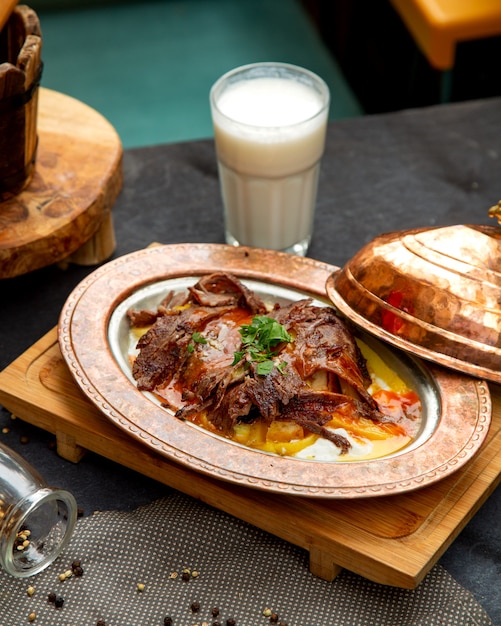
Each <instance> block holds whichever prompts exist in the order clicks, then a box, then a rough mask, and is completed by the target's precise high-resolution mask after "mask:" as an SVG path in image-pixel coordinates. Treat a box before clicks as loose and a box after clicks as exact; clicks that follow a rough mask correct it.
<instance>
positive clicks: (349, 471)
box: [59, 244, 491, 498]
mask: <svg viewBox="0 0 501 626" xmlns="http://www.w3.org/2000/svg"><path fill="white" fill-rule="evenodd" d="M335 269H336V268H335V267H333V266H331V265H327V264H324V263H320V262H317V261H314V260H312V259H308V258H302V257H296V256H291V255H288V254H283V253H280V252H270V251H265V250H255V249H250V248H244V247H242V248H233V247H231V246H225V245H216V244H213V245H210V244H206V245H204V244H180V245H172V246H158V247H153V248H148V249H146V250H141V251H139V252H135V253H132V254H129V255H126V256H123V257H121V258H119V259H116V260H114V261H112V262H110V263H107V264H106V265H103V266H102V267H100V268H99V269H98V270H96V271H95V272H93V273H92V274H90V275H89V276H88V277H87V278H86V279H85V280H84V281H82V282H81V283H80V284H79V285H78V286H77V287H76V288H75V290H74V291H73V292H72V294H71V295H70V296H69V298H68V300H67V301H66V303H65V305H64V307H63V310H62V312H61V316H60V321H59V344H60V348H61V352H62V354H63V357H64V358H65V360H66V363H67V365H68V367H69V369H70V371H71V373H72V374H73V376H74V378H75V380H76V382H77V383H78V385H79V386H80V388H81V389H82V391H83V392H84V394H85V395H86V396H87V397H88V398H89V399H90V400H91V401H92V402H93V403H94V404H95V405H96V406H97V407H98V408H99V409H100V410H101V411H102V412H103V414H104V415H105V416H107V417H108V418H109V419H110V420H111V421H112V422H113V423H115V424H116V425H117V426H118V427H120V428H122V429H123V430H125V431H126V432H127V433H129V434H130V435H131V436H133V437H135V438H137V439H138V440H140V441H142V442H143V443H144V445H146V446H148V447H149V448H151V449H152V450H154V451H155V452H158V453H160V454H163V455H165V456H166V457H168V458H169V459H170V460H172V461H176V462H178V463H181V464H183V465H186V466H188V467H190V468H191V469H194V470H196V471H199V472H202V473H204V474H208V475H210V476H212V477H214V478H218V479H221V480H225V481H229V482H231V483H235V484H239V485H244V486H247V487H253V488H257V489H262V490H266V491H271V492H277V493H288V494H297V495H301V496H307V497H319V498H360V497H371V496H381V495H389V494H394V493H402V492H406V491H411V490H414V489H417V488H419V487H423V486H425V485H429V484H431V483H433V482H436V481H438V480H440V479H441V478H444V477H445V476H447V475H449V474H451V473H452V472H454V471H456V470H457V469H459V468H460V467H461V466H462V465H464V463H466V462H467V461H468V460H469V459H470V458H471V457H472V456H473V455H474V454H475V453H476V451H477V450H478V449H479V447H480V446H481V444H482V442H483V440H484V438H485V436H486V434H487V431H488V428H489V424H490V417H491V400H490V395H489V390H488V387H487V385H486V384H485V383H484V382H482V381H480V380H475V379H473V378H471V377H466V376H462V375H460V374H457V373H454V372H451V371H449V370H444V369H442V368H440V367H437V366H435V365H432V364H426V363H425V362H424V361H421V360H420V359H416V358H414V357H412V356H410V355H407V354H405V353H404V352H401V351H398V350H394V349H392V348H389V347H388V346H385V345H384V344H382V343H381V342H378V341H377V340H375V339H373V338H372V339H371V338H369V341H372V342H376V345H377V348H378V349H380V350H382V351H386V353H387V354H385V358H389V359H390V360H391V361H392V363H393V364H394V367H396V368H397V369H398V371H399V374H400V375H401V376H404V377H405V378H406V379H407V381H409V384H411V385H412V386H414V387H415V388H416V390H417V391H418V393H419V394H420V396H421V398H422V401H423V404H424V418H423V428H422V432H421V433H420V434H419V435H418V440H417V441H416V443H415V444H411V445H410V446H408V447H407V448H405V449H404V450H403V451H401V452H400V453H395V454H393V455H390V456H387V457H385V458H381V459H376V460H370V461H360V462H349V463H346V462H320V461H305V460H299V459H293V458H288V457H279V456H276V455H271V454H267V453H264V452H260V451H257V450H251V449H249V448H246V447H244V446H241V445H238V444H235V443H233V442H231V441H230V440H228V439H225V438H223V437H219V436H215V435H212V434H210V433H209V432H207V431H205V430H203V429H201V428H198V427H196V426H194V425H192V424H190V423H187V422H180V421H179V420H178V419H176V418H175V417H173V416H172V415H171V414H169V412H167V411H166V410H165V409H163V408H162V407H160V406H159V405H158V403H156V402H155V401H154V400H152V399H151V398H150V397H148V396H147V395H145V394H143V393H142V392H139V391H138V390H137V388H136V387H135V385H134V383H133V381H132V380H131V379H130V377H129V376H128V373H127V369H128V366H127V363H126V362H124V356H123V355H124V353H125V347H124V345H123V342H124V336H125V335H124V329H123V324H124V321H123V316H124V309H125V308H126V307H127V306H128V304H129V303H130V302H146V301H149V300H148V299H151V298H152V299H153V300H154V299H155V298H158V297H159V294H160V292H162V293H163V288H164V287H165V286H167V287H169V286H171V285H173V284H176V281H177V283H178V284H179V285H180V286H182V285H183V284H184V282H185V281H186V280H187V279H189V280H190V281H191V282H194V281H195V280H196V279H197V278H198V277H199V276H201V275H203V274H207V273H210V272H214V271H222V270H226V271H231V272H232V273H234V274H235V275H236V276H238V277H239V278H240V279H241V280H243V281H244V282H246V283H249V284H251V286H252V287H253V288H256V290H257V291H260V292H261V293H264V294H266V295H267V297H269V298H272V299H277V298H278V299H284V300H290V299H300V298H303V297H312V298H314V299H316V300H318V301H319V302H320V303H323V304H325V305H326V306H328V300H327V298H326V295H325V283H326V280H327V278H328V277H329V276H330V275H331V274H332V272H333V271H334V270H335ZM179 281H180V282H179ZM159 285H160V286H159Z"/></svg>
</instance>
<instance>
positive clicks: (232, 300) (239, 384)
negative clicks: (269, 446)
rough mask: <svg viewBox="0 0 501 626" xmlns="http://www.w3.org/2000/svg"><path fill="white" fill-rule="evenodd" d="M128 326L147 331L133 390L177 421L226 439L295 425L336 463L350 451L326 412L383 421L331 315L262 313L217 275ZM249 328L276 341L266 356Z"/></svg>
mask: <svg viewBox="0 0 501 626" xmlns="http://www.w3.org/2000/svg"><path fill="white" fill-rule="evenodd" d="M129 319H130V322H131V324H132V325H140V324H141V323H142V322H144V321H146V322H147V324H148V325H149V324H151V327H150V328H149V330H148V331H147V332H146V333H145V334H143V335H142V337H141V338H140V339H139V341H138V344H137V348H138V354H137V357H136V358H135V360H134V362H133V366H132V373H133V376H134V378H135V380H136V381H137V385H138V388H139V389H141V390H144V391H152V392H154V393H156V394H157V395H159V396H160V397H161V398H162V399H163V400H164V403H165V404H166V405H167V406H169V407H170V408H172V409H173V410H174V411H175V414H176V415H177V417H179V418H180V419H192V418H193V416H196V415H199V414H201V412H206V414H207V418H208V420H209V421H210V424H211V425H212V427H213V428H214V429H215V430H217V431H219V432H221V433H222V434H225V435H229V434H230V433H231V432H232V429H233V427H234V426H235V425H236V424H238V423H239V422H252V421H253V420H256V419H261V420H264V421H265V422H266V423H271V422H272V421H273V420H293V421H294V422H296V423H297V424H299V425H301V426H302V427H303V428H304V429H306V430H307V431H309V432H313V433H318V434H320V435H321V436H323V437H325V438H327V439H329V440H330V441H332V442H333V443H335V444H336V445H337V446H338V447H339V448H340V450H341V452H342V453H345V452H347V451H348V449H349V447H350V444H349V441H348V440H347V439H346V438H345V437H343V436H341V435H339V434H336V433H334V432H333V431H332V430H330V429H329V428H327V427H326V426H325V424H326V423H327V422H329V421H330V419H331V416H332V413H333V412H344V413H349V414H351V415H360V416H362V417H364V418H366V419H371V420H374V421H377V422H385V421H388V419H389V418H387V417H385V416H384V415H382V414H381V413H380V411H379V409H378V406H377V404H376V402H375V401H374V399H373V398H372V396H371V395H370V394H369V393H368V391H367V389H368V387H369V385H370V383H371V380H370V377H369V374H368V372H367V368H366V364H365V360H364V359H363V357H362V354H361V352H360V350H359V348H358V346H357V343H356V341H355V339H354V337H353V335H352V334H351V332H350V331H349V329H348V328H347V326H346V325H345V323H344V322H342V321H341V319H340V318H339V317H338V316H337V315H336V314H335V312H334V310H333V309H331V308H330V307H322V306H314V305H313V303H312V301H311V300H308V299H304V300H300V301H298V302H293V303H291V304H289V305H287V306H278V305H275V306H274V307H272V308H271V309H270V310H268V309H267V307H266V306H265V304H264V302H263V301H262V300H261V299H260V298H259V297H258V296H257V295H256V294H255V293H253V292H252V291H251V290H249V289H248V288H247V287H246V286H245V285H243V284H242V283H241V282H240V281H239V280H238V279H237V278H236V277H235V276H232V275H231V274H228V273H223V272H222V273H216V274H211V275H209V276H205V277H203V278H201V279H200V280H199V281H198V282H197V283H196V284H195V285H194V286H193V287H190V288H189V289H188V294H186V295H183V296H181V297H180V296H179V295H178V294H176V295H172V294H170V295H168V296H167V297H166V299H165V300H164V301H163V302H162V304H161V306H159V307H158V310H157V311H154V312H151V311H149V312H148V311H144V312H141V311H130V312H129ZM256 319H258V320H259V321H261V322H262V323H263V325H266V324H267V325H268V326H269V325H271V326H272V327H273V329H274V330H276V329H277V328H279V329H280V330H281V333H282V334H281V335H279V336H278V338H277V339H276V340H275V342H274V343H273V344H270V345H272V348H270V349H268V351H267V353H266V354H265V355H264V356H263V354H262V353H261V352H259V351H258V350H257V349H256V347H255V345H253V344H252V343H250V342H248V343H246V340H245V338H244V334H243V332H242V329H243V328H247V329H249V328H250V329H251V330H255V328H254V326H253V325H252V324H253V320H256ZM273 325H274V326H273ZM249 346H250V347H249ZM237 355H238V357H237ZM262 360H266V361H267V366H268V367H267V370H266V373H265V374H263V373H262V371H263V370H262V368H260V362H261V361H262ZM319 380H320V383H319V382H318V381H319Z"/></svg>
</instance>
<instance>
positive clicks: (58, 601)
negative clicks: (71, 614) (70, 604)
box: [54, 596, 64, 609]
mask: <svg viewBox="0 0 501 626" xmlns="http://www.w3.org/2000/svg"><path fill="white" fill-rule="evenodd" d="M63 604H64V598H63V597H62V596H56V599H55V600H54V606H55V607H56V609H60V608H61V607H62V606H63Z"/></svg>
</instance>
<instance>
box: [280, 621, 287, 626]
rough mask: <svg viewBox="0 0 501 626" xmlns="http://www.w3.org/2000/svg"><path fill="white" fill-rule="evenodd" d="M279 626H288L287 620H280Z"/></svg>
mask: <svg viewBox="0 0 501 626" xmlns="http://www.w3.org/2000/svg"><path fill="white" fill-rule="evenodd" d="M278 626H287V622H280V624H279V625H278Z"/></svg>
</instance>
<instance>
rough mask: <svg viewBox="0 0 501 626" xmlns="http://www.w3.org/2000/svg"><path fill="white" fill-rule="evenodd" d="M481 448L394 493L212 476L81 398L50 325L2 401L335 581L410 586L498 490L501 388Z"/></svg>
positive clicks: (1, 385) (0, 386)
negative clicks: (340, 496) (298, 490)
mask: <svg viewBox="0 0 501 626" xmlns="http://www.w3.org/2000/svg"><path fill="white" fill-rule="evenodd" d="M490 391H491V396H492V405H493V414H492V422H491V428H490V431H489V434H488V436H487V439H486V441H485V443H484V445H483V446H482V448H481V449H480V451H479V453H478V454H477V455H476V456H475V457H474V458H473V459H472V460H471V461H469V462H468V463H467V464H466V465H465V466H463V467H462V468H461V469H460V470H458V471H457V472H455V473H454V474H451V475H449V476H448V477H446V478H445V479H443V480H442V481H439V482H437V483H435V484H433V485H431V486H428V487H425V488H423V489H420V490H417V491H413V492H409V493H405V494H401V495H395V496H385V497H381V498H366V499H360V500H353V499H350V500H319V499H308V498H304V497H299V496H290V495H277V494H274V493H267V492H264V491H258V490H254V489H250V488H247V487H241V486H238V485H233V484H231V483H226V482H223V481H218V480H216V479H213V478H209V477H207V476H205V475H202V474H199V473H196V472H194V471H192V470H190V469H188V468H186V467H184V466H181V465H177V464H175V463H173V462H170V461H168V460H166V459H165V457H163V456H161V455H160V454H156V453H155V452H154V451H152V450H151V449H150V448H148V447H146V446H143V445H142V444H141V442H140V441H138V440H136V439H133V438H132V437H130V436H128V435H127V434H126V433H125V432H124V431H122V430H121V429H118V428H117V427H116V426H115V425H114V424H112V423H111V422H110V421H109V420H108V419H107V418H105V417H104V416H103V415H102V414H101V413H100V412H99V411H98V409H97V408H96V407H95V406H94V405H93V404H92V403H91V402H90V401H89V400H87V398H86V397H85V396H84V395H83V393H82V392H81V391H80V389H79V388H78V387H77V385H76V383H75V382H74V380H73V378H72V376H71V374H70V371H69V369H68V368H67V366H66V363H65V361H64V360H63V357H62V356H61V352H60V350H59V345H58V341H57V329H56V328H54V329H52V330H51V331H50V332H49V333H47V335H45V336H44V337H43V338H42V339H40V340H39V341H38V342H37V343H36V344H34V345H33V346H32V347H31V348H30V349H28V350H27V351H26V352H25V353H24V354H22V355H21V356H20V357H19V358H18V359H17V360H15V361H14V362H13V363H12V364H11V365H10V366H8V367H7V368H6V369H5V370H3V372H0V403H2V404H3V405H4V406H5V407H6V408H7V409H8V410H9V411H11V412H12V413H13V414H14V415H16V416H17V417H19V418H21V419H23V420H25V421H27V422H29V423H30V424H34V425H35V426H38V427H40V428H43V429H45V430H47V431H49V432H51V433H54V434H55V436H56V439H57V450H58V452H59V454H60V455H61V456H62V457H64V458H65V459H68V460H70V461H73V462H78V461H79V460H80V459H81V458H82V455H83V454H84V453H85V451H86V450H92V451H93V452H96V453H97V454H100V455H102V456H104V457H106V458H108V459H111V460H113V461H115V462H117V463H120V464H122V465H124V466H126V467H129V468H131V469H133V470H135V471H138V472H141V473H142V474H144V475H146V476H149V477H151V478H154V479H156V480H158V481H161V482H163V483H164V484H166V485H168V486H169V487H173V488H175V489H178V490H179V491H182V492H184V493H186V494H188V495H190V496H192V497H194V498H198V499H199V500H202V501H203V502H206V503H207V504H209V505H211V506H214V507H217V508H218V509H221V510H223V511H225V512H227V513H230V514H231V515H234V516H236V517H238V518H240V519H242V520H245V521H246V522H249V523H251V524H253V525H254V526H257V527H259V528H261V529H263V530H265V531H267V532H270V533H272V534H274V535H276V536H278V537H280V538H282V539H284V540H286V541H289V542H291V543H293V544H295V545H298V546H300V547H302V548H304V549H306V550H307V551H308V552H309V556H310V570H311V572H312V573H313V574H315V575H317V576H320V577H321V578H324V579H326V580H332V579H333V578H334V577H335V576H336V575H337V573H338V572H339V571H340V570H341V569H342V568H346V569H349V570H351V571H353V572H356V573H357V574H360V575H361V576H364V577H366V578H368V579H370V580H373V581H375V582H377V583H381V584H386V585H393V586H397V587H403V588H407V589H413V588H415V587H416V586H418V585H419V583H420V582H421V580H422V579H423V578H424V576H425V575H426V574H427V572H428V571H429V570H430V569H431V567H432V566H433V565H434V564H435V563H436V562H437V560H438V559H439V557H440V556H441V555H442V554H443V552H444V551H445V550H446V549H447V547H448V546H449V545H450V544H451V543H452V541H453V540H454V539H455V537H456V536H457V535H458V534H459V532H460V531H461V530H462V529H463V527H464V526H465V525H466V524H467V522H468V521H469V520H470V519H471V518H472V517H473V515H474V514H475V513H476V511H477V510H478V509H479V507H480V506H481V505H482V503H483V502H484V501H485V500H486V499H487V497H488V496H489V495H490V494H491V493H492V492H493V490H494V489H495V487H496V486H497V484H498V483H499V480H500V476H501V387H498V386H497V385H490Z"/></svg>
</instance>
